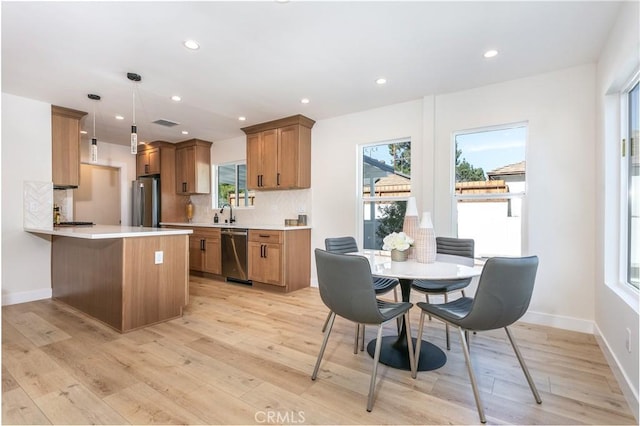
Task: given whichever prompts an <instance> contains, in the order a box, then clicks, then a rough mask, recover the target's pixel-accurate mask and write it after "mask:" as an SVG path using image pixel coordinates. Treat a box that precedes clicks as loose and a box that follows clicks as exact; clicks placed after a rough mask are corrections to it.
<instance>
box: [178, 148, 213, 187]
mask: <svg viewBox="0 0 640 426" xmlns="http://www.w3.org/2000/svg"><path fill="white" fill-rule="evenodd" d="M211 145H212V144H211V142H207V141H203V140H200V139H191V140H188V141H184V142H180V143H177V144H176V166H175V168H176V181H175V183H176V193H178V194H182V195H190V194H209V193H210V192H211Z"/></svg>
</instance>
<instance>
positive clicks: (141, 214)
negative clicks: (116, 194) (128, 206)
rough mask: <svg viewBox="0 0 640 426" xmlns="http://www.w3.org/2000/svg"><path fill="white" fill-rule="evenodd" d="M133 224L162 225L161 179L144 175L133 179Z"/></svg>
mask: <svg viewBox="0 0 640 426" xmlns="http://www.w3.org/2000/svg"><path fill="white" fill-rule="evenodd" d="M132 190H133V197H132V205H133V218H132V219H133V220H132V221H131V223H132V224H133V226H149V227H159V226H160V179H158V178H155V177H142V178H139V179H137V180H134V181H133V188H132Z"/></svg>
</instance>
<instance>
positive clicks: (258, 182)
mask: <svg viewBox="0 0 640 426" xmlns="http://www.w3.org/2000/svg"><path fill="white" fill-rule="evenodd" d="M256 180H257V182H256V185H257V186H258V187H259V186H260V175H257V176H256Z"/></svg>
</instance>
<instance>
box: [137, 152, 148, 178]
mask: <svg viewBox="0 0 640 426" xmlns="http://www.w3.org/2000/svg"><path fill="white" fill-rule="evenodd" d="M147 165H148V161H147V151H139V152H138V154H137V155H136V175H137V176H138V177H140V176H144V175H145V174H146V173H145V171H146V170H147Z"/></svg>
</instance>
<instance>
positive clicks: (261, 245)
mask: <svg viewBox="0 0 640 426" xmlns="http://www.w3.org/2000/svg"><path fill="white" fill-rule="evenodd" d="M260 257H264V244H260Z"/></svg>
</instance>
